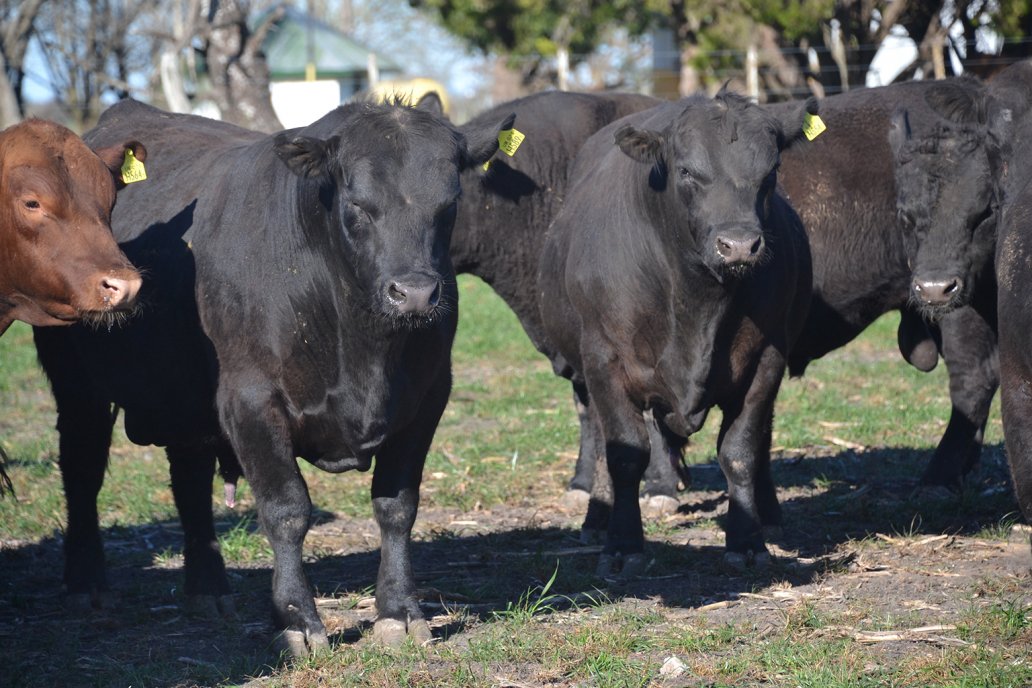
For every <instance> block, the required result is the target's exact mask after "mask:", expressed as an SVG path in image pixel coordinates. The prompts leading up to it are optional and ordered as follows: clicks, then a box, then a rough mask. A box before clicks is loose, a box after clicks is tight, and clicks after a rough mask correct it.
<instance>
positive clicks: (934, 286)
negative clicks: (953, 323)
mask: <svg viewBox="0 0 1032 688" xmlns="http://www.w3.org/2000/svg"><path fill="white" fill-rule="evenodd" d="M912 287H913V290H914V293H915V294H916V295H917V297H918V298H919V299H921V300H922V301H924V302H925V303H927V304H929V305H932V306H945V305H947V304H949V303H951V302H953V301H954V300H955V299H956V298H958V296H959V294H960V292H961V291H962V290H963V289H964V281H963V280H961V279H960V278H959V277H949V278H946V279H941V280H937V279H915V280H914V281H913V285H912Z"/></svg>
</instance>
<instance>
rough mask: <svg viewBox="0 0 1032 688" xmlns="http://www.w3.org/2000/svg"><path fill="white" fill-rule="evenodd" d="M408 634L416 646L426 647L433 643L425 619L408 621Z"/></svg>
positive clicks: (432, 636) (428, 625) (432, 637)
mask: <svg viewBox="0 0 1032 688" xmlns="http://www.w3.org/2000/svg"><path fill="white" fill-rule="evenodd" d="M408 634H409V637H410V638H412V642H414V643H415V644H416V645H428V644H429V643H432V642H433V641H434V634H433V633H431V632H430V624H428V623H427V622H426V619H411V620H409V623H408Z"/></svg>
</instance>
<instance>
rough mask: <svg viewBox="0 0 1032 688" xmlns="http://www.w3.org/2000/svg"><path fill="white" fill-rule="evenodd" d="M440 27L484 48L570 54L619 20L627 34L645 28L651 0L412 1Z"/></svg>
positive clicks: (588, 48)
mask: <svg viewBox="0 0 1032 688" xmlns="http://www.w3.org/2000/svg"><path fill="white" fill-rule="evenodd" d="M413 4H414V5H415V6H417V7H422V8H424V9H426V10H428V11H430V12H431V13H433V14H435V15H436V16H437V17H438V18H440V20H441V22H442V23H443V24H444V26H445V27H446V28H447V29H448V30H449V31H451V32H453V33H455V34H456V35H457V36H459V37H461V38H463V39H465V40H466V41H468V42H469V44H470V45H471V46H473V47H474V48H477V49H479V50H481V51H483V52H485V53H486V52H492V51H493V52H498V53H502V54H508V55H540V56H544V57H550V56H554V55H555V53H556V51H557V49H558V48H560V47H563V46H566V47H567V48H569V50H570V51H571V52H572V53H573V54H574V55H578V54H586V53H590V52H592V51H594V49H595V47H596V46H597V45H598V43H599V42H600V40H601V38H602V37H603V35H604V34H605V32H606V30H607V29H609V28H610V27H612V26H614V25H617V24H619V26H620V27H621V28H623V29H625V30H627V31H628V32H629V33H630V34H631V35H638V34H640V33H642V32H644V31H645V30H646V29H647V28H648V26H649V22H650V20H651V19H652V17H653V12H654V10H655V6H656V5H658V3H655V2H652V3H650V2H638V1H635V0H615V1H613V2H604V1H602V0H573V1H569V2H568V1H565V0H493V1H492V0H413Z"/></svg>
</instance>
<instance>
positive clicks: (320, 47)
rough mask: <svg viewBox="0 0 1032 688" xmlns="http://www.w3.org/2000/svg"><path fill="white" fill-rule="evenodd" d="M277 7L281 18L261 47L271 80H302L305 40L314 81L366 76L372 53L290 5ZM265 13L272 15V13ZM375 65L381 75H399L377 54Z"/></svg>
mask: <svg viewBox="0 0 1032 688" xmlns="http://www.w3.org/2000/svg"><path fill="white" fill-rule="evenodd" d="M281 7H282V10H283V16H282V17H280V18H279V19H278V20H276V23H275V25H274V26H273V27H272V29H270V31H269V33H268V35H267V36H266V37H265V41H264V42H263V43H262V50H263V51H264V52H265V60H266V62H267V63H268V65H269V76H270V77H271V78H272V79H273V80H285V79H304V78H305V66H306V65H307V64H308V61H309V49H308V46H309V40H311V44H312V53H313V56H314V58H315V59H314V62H315V69H316V78H320V79H344V78H351V77H353V76H355V75H356V74H361V75H364V74H365V73H366V69H367V67H368V64H369V53H370V52H373V51H371V50H370V49H369V48H366V47H365V46H363V45H361V44H360V43H357V42H355V41H353V40H351V39H350V38H348V37H347V36H345V35H344V34H342V33H341V32H340V31H338V30H337V29H335V28H333V27H332V26H330V25H329V24H325V23H323V22H321V21H319V20H318V19H316V18H314V17H312V16H310V15H307V14H305V13H304V12H301V11H299V10H297V9H295V8H293V7H291V6H290V5H282V6H281ZM269 11H270V12H275V11H276V9H272V10H269ZM266 16H268V15H267V14H265V15H262V16H261V17H260V18H258V19H257V20H256V21H255V24H256V25H260V24H261V22H262V20H263V19H264V18H265V17H266ZM376 64H377V66H378V67H379V69H380V71H381V72H387V73H398V74H400V73H401V68H400V67H399V66H398V65H397V64H395V63H394V62H393V61H391V60H390V59H389V58H386V57H384V56H383V55H380V54H379V53H377V55H376Z"/></svg>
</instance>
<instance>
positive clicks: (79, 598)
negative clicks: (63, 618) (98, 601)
mask: <svg viewBox="0 0 1032 688" xmlns="http://www.w3.org/2000/svg"><path fill="white" fill-rule="evenodd" d="M64 607H65V609H66V610H67V611H68V612H69V613H71V614H88V613H89V612H91V611H93V595H91V594H89V593H88V592H77V593H74V594H68V595H65V598H64Z"/></svg>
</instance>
